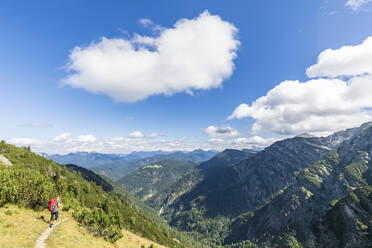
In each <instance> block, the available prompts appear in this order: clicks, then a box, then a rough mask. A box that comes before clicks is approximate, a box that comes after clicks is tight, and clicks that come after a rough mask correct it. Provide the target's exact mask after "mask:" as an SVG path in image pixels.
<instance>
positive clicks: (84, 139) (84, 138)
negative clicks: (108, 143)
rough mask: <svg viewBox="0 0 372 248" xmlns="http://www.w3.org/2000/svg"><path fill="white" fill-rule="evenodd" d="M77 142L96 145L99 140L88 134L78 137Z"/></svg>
mask: <svg viewBox="0 0 372 248" xmlns="http://www.w3.org/2000/svg"><path fill="white" fill-rule="evenodd" d="M76 140H77V141H79V142H85V143H94V142H96V141H97V138H96V137H94V135H92V134H87V135H80V136H78V137H77V139H76Z"/></svg>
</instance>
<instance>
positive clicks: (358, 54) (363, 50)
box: [306, 37, 372, 78]
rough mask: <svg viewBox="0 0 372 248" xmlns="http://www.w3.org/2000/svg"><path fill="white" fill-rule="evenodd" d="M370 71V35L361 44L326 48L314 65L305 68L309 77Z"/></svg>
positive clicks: (366, 72)
mask: <svg viewBox="0 0 372 248" xmlns="http://www.w3.org/2000/svg"><path fill="white" fill-rule="evenodd" d="M371 73H372V37H368V38H367V39H366V40H364V41H363V43H362V44H360V45H356V46H343V47H341V48H340V49H336V50H333V49H327V50H325V51H323V52H321V53H320V55H319V57H318V61H317V63H316V64H315V65H312V66H310V67H309V68H308V69H307V70H306V74H307V75H308V76H309V77H311V78H312V77H338V76H355V75H363V74H371Z"/></svg>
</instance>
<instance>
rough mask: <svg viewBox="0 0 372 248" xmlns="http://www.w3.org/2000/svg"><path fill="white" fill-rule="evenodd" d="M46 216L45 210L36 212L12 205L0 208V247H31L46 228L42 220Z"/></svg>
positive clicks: (47, 214) (46, 224)
mask: <svg viewBox="0 0 372 248" xmlns="http://www.w3.org/2000/svg"><path fill="white" fill-rule="evenodd" d="M6 213H8V214H6ZM9 213H11V215H9ZM47 218H49V213H47V212H46V211H44V212H36V211H33V210H30V209H25V208H19V207H17V206H13V205H10V206H6V207H3V208H0V247H2V248H13V247H33V246H34V244H35V242H36V240H37V238H38V237H39V236H40V235H41V234H42V232H43V231H44V230H45V229H46V228H48V223H47V222H46V221H44V220H45V219H47Z"/></svg>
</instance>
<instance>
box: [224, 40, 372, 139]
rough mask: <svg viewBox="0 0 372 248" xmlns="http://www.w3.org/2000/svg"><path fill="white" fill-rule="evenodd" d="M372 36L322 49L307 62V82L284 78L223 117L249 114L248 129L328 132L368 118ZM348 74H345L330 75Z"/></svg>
mask: <svg viewBox="0 0 372 248" xmlns="http://www.w3.org/2000/svg"><path fill="white" fill-rule="evenodd" d="M371 41H372V38H371V37H370V38H368V39H366V40H365V41H364V42H363V43H362V44H361V45H358V46H350V47H342V48H340V49H337V50H326V51H324V52H323V53H321V55H320V56H319V59H318V63H317V64H315V65H313V66H311V67H309V68H308V70H307V74H308V75H309V76H311V77H319V76H321V77H324V78H319V79H313V80H309V81H306V82H299V81H283V82H281V83H280V84H279V85H277V86H276V87H274V88H273V89H271V90H269V91H268V92H267V94H266V95H265V96H262V97H260V98H258V99H256V100H255V101H254V102H253V103H252V104H250V105H248V104H241V105H239V106H238V107H237V108H236V109H235V110H234V112H233V113H232V114H231V115H230V116H229V117H228V119H242V118H246V117H250V118H253V119H254V120H255V123H254V125H253V127H252V131H253V132H255V133H259V132H274V133H277V134H286V135H288V134H298V133H302V132H310V133H315V134H318V135H319V134H321V135H323V134H328V133H330V132H333V131H337V130H342V129H345V128H349V127H354V126H359V125H360V124H361V123H363V122H366V121H370V120H372V111H371V108H372V101H371V99H372V67H370V66H372V56H371V55H372V46H371ZM339 76H348V77H347V78H345V77H343V78H334V77H339Z"/></svg>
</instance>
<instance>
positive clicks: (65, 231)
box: [0, 205, 165, 248]
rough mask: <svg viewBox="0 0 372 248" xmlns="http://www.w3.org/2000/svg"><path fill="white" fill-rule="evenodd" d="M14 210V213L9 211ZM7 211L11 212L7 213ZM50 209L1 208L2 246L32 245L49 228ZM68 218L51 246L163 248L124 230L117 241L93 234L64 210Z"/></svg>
mask: <svg viewBox="0 0 372 248" xmlns="http://www.w3.org/2000/svg"><path fill="white" fill-rule="evenodd" d="M10 212H11V215H9V213H10ZM6 213H8V214H6ZM48 218H49V212H48V211H46V210H45V211H34V210H31V209H25V208H20V207H17V206H14V205H8V206H6V207H3V208H0V247H2V248H8V247H9V248H13V247H33V246H34V244H35V242H36V240H37V238H38V237H39V236H40V235H41V233H42V232H43V231H44V230H45V229H47V228H48V223H47V220H48ZM62 218H68V220H67V221H65V222H62V223H61V224H60V225H58V226H57V227H56V228H55V230H54V231H53V232H52V234H51V235H50V236H49V239H48V247H50V248H57V247H58V248H63V247H69V248H74V247H76V248H78V247H91V248H93V247H94V248H98V247H102V248H114V247H115V248H124V247H125V248H140V247H141V245H144V246H145V247H149V246H150V245H151V244H154V245H155V246H156V247H157V248H164V247H165V246H161V245H159V244H156V243H154V242H152V241H150V240H147V239H144V238H142V237H140V236H137V235H135V234H133V233H131V232H129V231H127V230H123V235H124V237H123V238H122V239H120V240H119V241H117V242H116V243H115V244H111V243H109V242H106V241H104V240H103V239H101V238H96V237H93V236H92V235H91V234H90V233H89V232H88V231H87V230H86V229H85V228H84V227H82V226H80V225H79V224H78V223H77V222H76V221H75V220H73V218H72V216H71V212H62V213H61V219H62Z"/></svg>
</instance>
